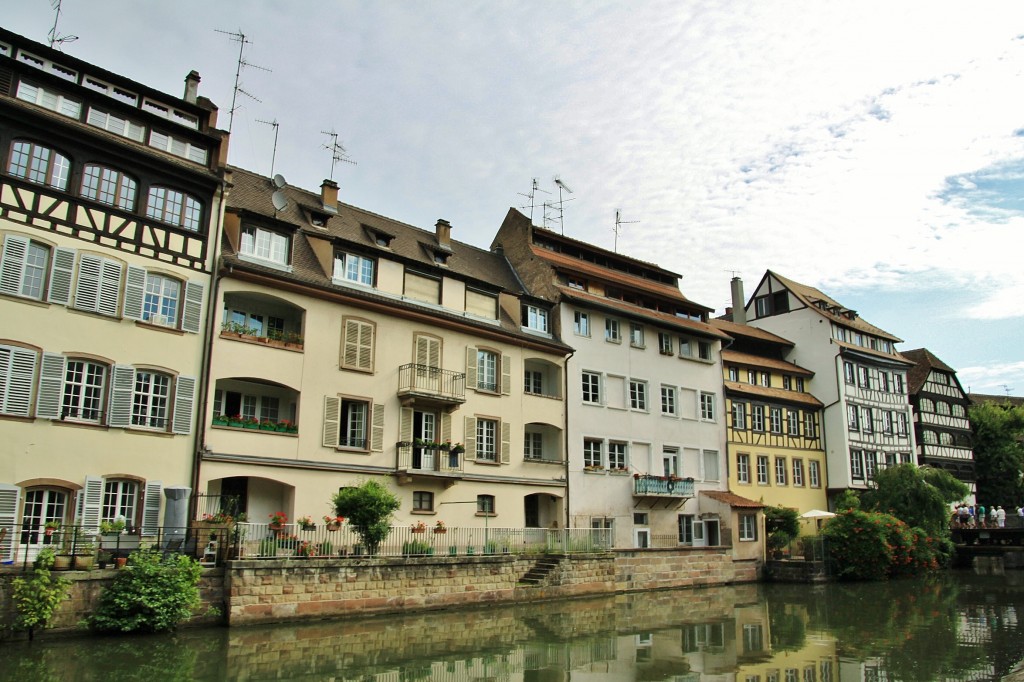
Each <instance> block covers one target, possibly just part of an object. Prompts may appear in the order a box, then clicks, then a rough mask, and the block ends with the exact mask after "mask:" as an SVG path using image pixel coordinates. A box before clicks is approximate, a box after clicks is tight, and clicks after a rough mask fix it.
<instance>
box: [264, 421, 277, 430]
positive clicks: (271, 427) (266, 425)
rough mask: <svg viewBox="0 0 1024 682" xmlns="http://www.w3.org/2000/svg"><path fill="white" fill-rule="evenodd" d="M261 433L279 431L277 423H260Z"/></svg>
mask: <svg viewBox="0 0 1024 682" xmlns="http://www.w3.org/2000/svg"><path fill="white" fill-rule="evenodd" d="M260 431H277V423H276V422H272V421H270V420H269V419H264V420H263V421H262V422H260Z"/></svg>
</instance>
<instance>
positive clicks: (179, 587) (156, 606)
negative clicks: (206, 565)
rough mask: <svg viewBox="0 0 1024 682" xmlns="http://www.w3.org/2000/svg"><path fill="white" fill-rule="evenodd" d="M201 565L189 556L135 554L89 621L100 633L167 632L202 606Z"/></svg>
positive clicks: (141, 552)
mask: <svg viewBox="0 0 1024 682" xmlns="http://www.w3.org/2000/svg"><path fill="white" fill-rule="evenodd" d="M201 573H202V569H201V568H200V567H199V563H198V562H197V561H196V560H195V559H193V558H191V557H188V556H184V555H174V556H171V557H166V558H164V557H162V556H161V554H160V552H158V551H157V550H152V549H150V550H141V551H138V552H133V553H132V554H131V556H130V557H129V558H128V565H127V566H126V567H125V568H124V569H123V570H121V571H118V574H117V577H116V578H114V582H113V583H111V584H110V586H109V587H107V588H106V589H105V590H103V594H102V595H101V596H100V604H99V608H97V609H96V612H95V613H93V614H92V615H91V616H89V618H88V619H87V620H86V622H87V624H88V625H89V627H90V628H91V629H93V630H96V631H98V632H110V633H113V632H167V631H170V630H174V629H175V628H176V627H177V626H178V624H179V623H180V622H181V621H183V620H185V619H187V618H188V617H189V616H191V615H192V609H194V608H195V607H196V606H197V605H198V604H199V576H200V574H201Z"/></svg>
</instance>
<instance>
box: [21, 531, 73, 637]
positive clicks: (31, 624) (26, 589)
mask: <svg viewBox="0 0 1024 682" xmlns="http://www.w3.org/2000/svg"><path fill="white" fill-rule="evenodd" d="M53 556H54V553H53V550H52V549H44V550H42V551H41V552H39V556H37V557H36V563H35V568H34V569H33V570H32V575H31V576H30V577H28V578H15V579H14V581H13V582H12V586H13V588H14V591H13V595H12V596H13V597H14V610H15V612H16V613H17V614H18V615H17V618H16V619H15V621H14V627H15V628H16V629H18V630H27V631H28V638H29V639H30V640H31V639H32V638H33V637H34V636H35V631H36V629H43V628H45V627H46V625H47V623H48V622H49V621H50V618H52V617H53V612H54V611H56V610H57V607H58V606H59V605H60V603H61V602H62V601H64V600H65V599H67V596H68V591H69V590H70V589H71V581H70V580H68V579H67V578H62V577H57V578H55V577H53V576H52V575H50V569H51V568H53Z"/></svg>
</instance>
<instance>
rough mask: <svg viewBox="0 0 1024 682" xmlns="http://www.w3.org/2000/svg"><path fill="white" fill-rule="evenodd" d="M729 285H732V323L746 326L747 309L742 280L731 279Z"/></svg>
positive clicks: (737, 278)
mask: <svg viewBox="0 0 1024 682" xmlns="http://www.w3.org/2000/svg"><path fill="white" fill-rule="evenodd" d="M730 284H731V285H732V321H733V322H735V323H736V324H746V323H747V309H746V307H745V306H746V301H745V300H744V297H743V280H742V279H740V278H739V277H733V278H732V282H731V283H730Z"/></svg>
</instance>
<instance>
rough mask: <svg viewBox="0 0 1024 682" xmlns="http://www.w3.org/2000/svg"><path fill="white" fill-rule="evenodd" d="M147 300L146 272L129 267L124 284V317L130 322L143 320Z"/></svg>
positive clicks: (142, 269)
mask: <svg viewBox="0 0 1024 682" xmlns="http://www.w3.org/2000/svg"><path fill="white" fill-rule="evenodd" d="M145 299H146V270H145V269H144V268H137V267H135V266H134V265H129V266H128V275H127V277H126V278H125V283H124V317H126V318H128V319H129V320H141V319H142V308H143V301H145Z"/></svg>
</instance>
